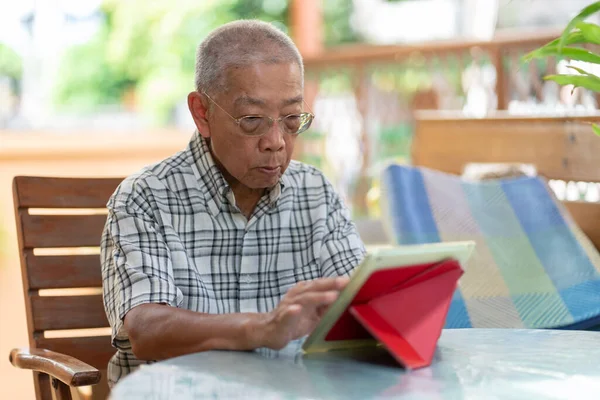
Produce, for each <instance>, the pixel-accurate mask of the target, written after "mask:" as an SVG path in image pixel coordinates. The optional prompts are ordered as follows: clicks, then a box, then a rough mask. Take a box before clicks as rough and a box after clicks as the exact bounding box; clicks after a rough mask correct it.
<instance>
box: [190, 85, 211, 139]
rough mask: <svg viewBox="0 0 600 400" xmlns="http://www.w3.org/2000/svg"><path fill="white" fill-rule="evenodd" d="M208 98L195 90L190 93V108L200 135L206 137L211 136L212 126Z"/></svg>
mask: <svg viewBox="0 0 600 400" xmlns="http://www.w3.org/2000/svg"><path fill="white" fill-rule="evenodd" d="M208 106H209V104H208V99H207V98H206V97H204V96H202V95H201V94H200V93H198V92H196V91H194V92H191V93H190V94H188V108H189V109H190V113H191V114H192V118H193V119H194V123H195V124H196V128H197V129H198V132H200V135H202V137H204V138H209V137H210V126H209V125H208Z"/></svg>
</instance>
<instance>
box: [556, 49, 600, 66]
mask: <svg viewBox="0 0 600 400" xmlns="http://www.w3.org/2000/svg"><path fill="white" fill-rule="evenodd" d="M558 54H559V55H561V56H563V57H565V58H569V59H571V60H577V61H585V62H589V63H592V64H600V56H599V55H598V54H596V53H592V52H591V51H589V50H586V49H578V48H575V47H565V48H563V49H562V50H560V51H559V53H558Z"/></svg>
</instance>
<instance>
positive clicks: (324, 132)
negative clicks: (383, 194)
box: [298, 30, 600, 217]
mask: <svg viewBox="0 0 600 400" xmlns="http://www.w3.org/2000/svg"><path fill="white" fill-rule="evenodd" d="M559 34H560V31H557V30H546V31H540V30H537V31H535V32H532V31H505V32H500V33H498V34H497V35H496V37H495V38H494V39H493V40H490V41H458V40H448V41H442V42H430V43H423V44H415V45H398V46H370V45H349V46H344V47H339V48H335V49H328V50H327V51H325V52H323V53H322V54H319V55H312V56H308V55H307V56H306V57H305V71H306V83H305V88H306V97H307V100H308V102H309V104H310V105H311V106H312V107H313V110H314V111H315V113H316V119H315V123H314V127H313V133H312V134H311V135H307V136H306V137H305V138H303V139H301V141H300V144H299V148H300V149H299V150H298V154H299V158H306V159H307V160H309V161H314V160H318V162H319V164H320V165H319V166H321V167H323V168H324V169H325V170H326V171H330V175H331V176H333V177H334V180H335V179H337V178H335V177H336V174H338V175H339V174H346V177H345V178H344V179H343V183H340V185H343V184H345V185H347V187H348V188H349V189H348V190H347V192H348V193H347V195H348V198H347V199H346V200H347V202H348V203H349V204H351V205H352V207H353V212H354V215H355V216H359V217H360V216H362V215H365V214H368V205H367V193H368V191H369V190H370V188H371V186H372V176H373V175H374V174H375V175H376V174H377V172H376V171H377V165H379V164H380V163H381V162H385V161H387V160H389V159H390V158H392V159H396V160H405V161H409V158H410V156H409V146H410V140H411V137H412V129H413V111H414V110H418V109H434V110H435V109H439V110H455V111H456V110H462V111H463V112H465V113H466V114H468V115H476V116H478V117H482V116H484V115H485V114H486V113H488V112H492V111H495V110H507V109H508V110H510V109H511V108H513V110H512V111H513V112H515V110H516V112H529V113H533V112H538V111H535V110H533V109H532V107H533V106H535V105H538V106H540V108H541V111H539V112H554V111H556V112H558V111H559V110H560V109H563V110H565V112H567V111H569V110H570V112H573V111H577V110H578V108H579V109H582V108H583V107H584V105H587V110H589V109H591V108H595V107H596V106H595V104H597V103H598V100H600V99H598V98H597V96H592V95H591V94H589V93H586V92H585V91H583V90H581V91H580V92H579V93H576V96H571V95H570V90H567V91H566V92H565V91H564V89H561V88H559V87H558V86H557V85H555V84H554V83H552V82H548V81H544V80H543V76H544V75H546V74H549V73H554V72H555V71H556V68H557V62H556V60H554V59H548V60H538V61H536V62H532V63H530V64H528V65H526V64H522V63H521V56H522V55H524V54H525V53H526V52H528V51H531V50H533V49H535V48H537V47H539V46H541V45H543V44H545V43H547V42H549V41H551V40H553V39H555V38H556V37H557V36H558V35H559ZM578 90H579V89H578ZM544 104H546V107H545V111H544V109H543V108H542V106H543V105H544ZM589 104H591V106H590V105H589ZM519 105H521V107H525V106H526V107H529V108H528V109H521V110H518V108H519ZM581 112H586V109H583V110H582V111H580V113H581ZM349 121H350V122H349ZM344 126H346V127H347V128H343V127H344ZM343 129H347V130H348V133H347V136H348V137H347V139H346V141H347V142H346V143H344V144H345V145H346V146H347V147H348V148H350V147H352V146H354V149H351V150H348V151H347V156H348V157H350V158H352V159H353V161H354V162H355V165H354V166H352V163H351V162H347V161H346V162H347V164H344V165H335V164H336V163H338V164H339V163H344V162H345V161H344V156H343V155H339V154H338V156H339V159H338V160H337V161H330V160H329V159H331V158H332V157H328V156H326V155H325V153H327V152H329V153H330V154H333V153H336V152H337V153H339V152H340V151H341V152H343V150H341V149H340V146H338V145H336V143H343V140H341V139H338V141H337V142H336V141H335V140H333V141H331V137H332V136H333V137H336V135H337V136H338V137H339V136H343V135H344V134H343V132H338V133H337V134H334V131H336V130H338V131H340V130H343ZM325 138H327V140H330V141H331V144H329V145H327V143H328V142H327V140H325ZM328 146H329V147H328ZM333 149H335V150H333ZM357 149H358V150H357ZM319 152H320V153H319ZM357 152H358V153H359V156H358V157H355V156H354V155H355V154H356V153H357ZM333 159H334V160H335V159H336V157H333ZM339 160H341V161H339ZM349 168H350V169H351V170H353V171H354V172H353V176H352V177H351V178H349V177H348V176H347V175H348V174H349V172H348V169H349ZM340 171H341V172H340ZM334 183H335V182H334ZM342 192H343V190H342Z"/></svg>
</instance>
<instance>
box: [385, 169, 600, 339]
mask: <svg viewBox="0 0 600 400" xmlns="http://www.w3.org/2000/svg"><path fill="white" fill-rule="evenodd" d="M382 188H383V189H382V213H383V220H384V221H385V223H387V224H388V230H389V231H390V232H391V234H392V236H393V238H394V240H395V242H397V243H398V244H418V243H431V242H440V241H456V240H474V241H475V242H476V243H477V246H476V249H475V253H474V255H473V257H472V258H471V259H470V261H469V263H468V264H467V265H466V266H465V274H464V275H463V277H462V278H461V280H460V282H459V289H458V290H457V291H456V293H455V296H454V298H453V300H452V305H451V307H450V311H449V313H448V318H447V320H446V328H469V327H474V328H484V327H485V328H492V327H496V328H565V329H586V328H590V327H592V326H595V325H598V324H600V255H599V254H598V252H597V251H596V249H595V248H594V247H593V245H592V244H591V243H590V241H589V240H588V239H587V237H585V236H584V234H583V233H582V232H581V231H580V229H579V228H578V227H577V225H576V224H575V223H574V222H573V221H572V219H571V217H570V215H569V214H568V213H567V211H566V210H565V209H564V207H563V206H562V204H561V203H560V202H559V201H558V200H557V199H556V198H555V197H554V195H553V193H552V192H551V190H550V188H549V187H548V185H547V183H546V182H545V181H544V180H543V179H542V178H539V177H533V178H532V177H520V178H513V179H506V180H492V181H483V182H469V181H465V180H463V179H461V178H460V177H458V176H455V175H448V174H445V173H441V172H438V171H434V170H428V169H423V168H414V167H408V166H401V165H391V166H389V167H387V168H386V169H385V170H384V172H383V175H382ZM598 223H600V221H599V222H598Z"/></svg>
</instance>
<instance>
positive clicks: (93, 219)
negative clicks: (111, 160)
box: [10, 176, 121, 400]
mask: <svg viewBox="0 0 600 400" xmlns="http://www.w3.org/2000/svg"><path fill="white" fill-rule="evenodd" d="M120 182H121V179H112V178H103V179H97V178H93V179H83V178H42V177H25V176H19V177H16V178H14V180H13V196H14V204H15V213H16V221H17V233H18V241H19V250H20V255H21V271H22V277H23V290H24V293H25V307H26V312H27V328H28V334H29V348H27V349H13V350H12V351H11V353H10V361H11V363H12V364H13V365H14V366H15V367H18V368H23V369H29V370H32V371H33V375H34V383H35V391H36V397H37V399H38V400H42V399H43V400H46V399H53V398H58V399H71V398H72V397H71V396H72V394H73V395H75V394H76V395H78V396H80V395H81V392H78V391H77V390H75V388H78V387H82V386H90V385H96V386H94V388H93V392H94V396H93V397H94V398H96V397H97V396H96V395H95V394H97V393H100V394H101V396H102V398H106V395H107V394H108V387H107V385H106V381H105V380H104V381H103V383H101V384H100V385H98V383H99V382H100V381H101V372H100V371H101V370H106V367H107V364H108V361H109V359H110V357H111V356H112V355H113V354H114V353H115V349H114V348H113V347H112V346H111V343H110V336H108V335H106V332H105V331H106V329H104V330H100V331H103V332H102V333H101V334H99V333H97V332H94V330H92V331H89V330H88V331H87V332H86V334H87V335H81V333H82V332H85V331H79V332H77V330H81V329H89V328H107V327H108V321H107V319H106V314H105V312H104V306H103V303H102V295H101V290H100V288H101V287H102V279H101V271H100V257H99V255H98V254H97V251H96V254H89V253H90V252H89V251H88V252H87V253H88V254H85V252H82V251H77V249H76V248H86V247H88V248H89V247H96V248H97V247H98V246H99V245H100V235H101V232H102V228H103V226H104V223H105V221H106V209H105V207H106V202H107V201H108V198H109V197H110V195H111V194H112V193H113V192H114V190H115V189H116V187H117V185H118V184H119V183H120ZM34 209H43V210H39V211H38V210H34ZM67 209H68V210H67ZM77 209H79V210H77ZM81 209H86V210H81ZM90 209H95V210H90ZM102 212H103V213H102ZM66 248H68V249H66ZM74 248H75V249H74ZM38 249H46V251H43V250H38ZM48 249H53V250H54V253H55V254H51V255H42V254H40V253H48ZM57 250H59V251H58V252H57ZM79 250H81V249H79ZM50 253H52V252H51V251H50ZM56 253H60V254H58V255H57V254H56ZM84 288H85V289H84ZM48 289H52V290H48ZM74 289H78V292H79V293H73V292H74ZM76 291H77V290H76ZM65 330H70V331H69V332H66V331H65ZM53 331H54V332H53ZM96 331H98V329H96ZM52 333H54V334H52ZM57 333H58V335H56V334H57ZM66 333H69V335H67V334H66ZM74 333H75V334H77V333H80V335H73V334H74ZM56 336H62V337H56ZM69 336H70V337H69ZM72 389H73V390H72Z"/></svg>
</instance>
